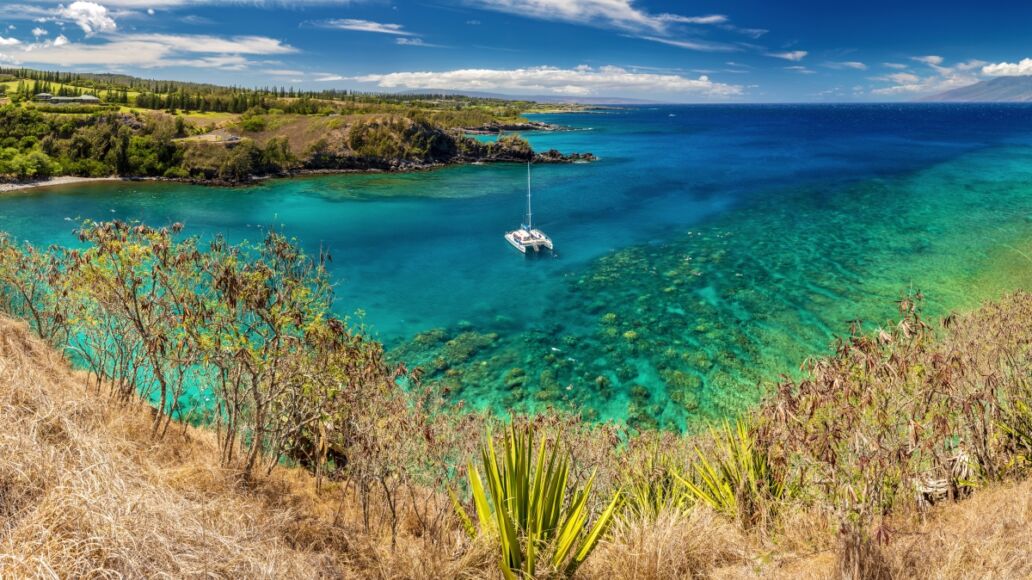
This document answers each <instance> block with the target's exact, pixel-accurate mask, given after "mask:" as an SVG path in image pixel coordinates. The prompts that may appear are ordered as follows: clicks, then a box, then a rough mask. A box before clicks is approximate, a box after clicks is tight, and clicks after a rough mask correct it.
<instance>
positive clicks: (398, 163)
mask: <svg viewBox="0 0 1032 580" xmlns="http://www.w3.org/2000/svg"><path fill="white" fill-rule="evenodd" d="M597 159H598V158H597V157H596V156H595V155H594V154H592V153H568V154H565V153H561V152H559V151H557V150H555V149H550V150H548V151H545V152H544V153H534V154H533V155H532V156H526V157H524V156H519V155H504V156H496V157H468V158H467V157H464V158H456V159H455V160H453V161H448V162H427V163H423V162H416V161H407V160H391V161H385V160H376V161H375V162H373V163H368V164H363V162H364V161H366V160H358V159H356V160H355V165H354V166H350V167H336V168H298V169H293V170H291V171H286V172H283V173H277V174H267V175H251V176H248V178H247V179H244V180H228V179H218V178H211V179H197V178H172V177H147V176H132V175H127V176H116V175H113V176H109V177H79V176H75V175H60V176H55V177H51V178H48V179H33V180H29V181H7V182H0V193H7V192H12V191H22V190H26V189H36V188H43V187H56V186H60V185H73V184H84V183H100V182H113V181H128V182H141V181H152V182H166V183H185V184H189V185H203V186H208V187H243V186H247V185H253V184H255V183H259V182H262V181H266V180H269V179H290V178H294V177H307V176H314V175H348V174H366V173H415V172H419V171H431V170H434V169H442V168H444V167H452V166H457V165H473V164H482V163H527V162H532V163H548V164H555V163H588V162H592V161H596V160H597Z"/></svg>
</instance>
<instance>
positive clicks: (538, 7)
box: [467, 0, 727, 33]
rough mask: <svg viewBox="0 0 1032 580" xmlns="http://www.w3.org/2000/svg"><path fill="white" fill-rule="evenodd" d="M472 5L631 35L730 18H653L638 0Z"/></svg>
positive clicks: (495, 0)
mask: <svg viewBox="0 0 1032 580" xmlns="http://www.w3.org/2000/svg"><path fill="white" fill-rule="evenodd" d="M467 3H468V4H471V5H473V6H477V7H479V8H484V9H487V10H494V11H497V12H506V13H509V14H516V15H518V16H526V17H529V18H537V19H539V20H553V21H555V20H557V21H563V22H572V23H575V24H583V25H588V26H603V27H607V28H618V29H620V30H627V31H643V30H651V31H652V32H654V33H655V32H665V31H666V30H667V27H668V26H669V25H670V24H722V23H725V22H727V16H724V15H721V14H711V15H707V16H681V15H678V14H652V13H649V12H646V11H645V10H643V9H641V8H638V7H637V6H635V2H634V0H467Z"/></svg>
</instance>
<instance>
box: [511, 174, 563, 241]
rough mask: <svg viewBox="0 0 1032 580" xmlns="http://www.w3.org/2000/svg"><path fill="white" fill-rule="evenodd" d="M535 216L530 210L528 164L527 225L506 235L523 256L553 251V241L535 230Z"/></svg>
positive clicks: (543, 233)
mask: <svg viewBox="0 0 1032 580" xmlns="http://www.w3.org/2000/svg"><path fill="white" fill-rule="evenodd" d="M532 217H533V214H532V213H531V210H530V163H529V162H528V163H527V223H525V224H523V225H522V226H521V227H520V229H518V230H514V231H511V232H506V233H505V240H506V241H507V242H509V243H510V244H512V247H514V248H516V249H517V250H519V251H520V253H522V254H526V253H527V250H530V251H532V252H534V254H538V253H540V252H541V249H542V248H544V249H546V250H548V251H549V252H551V251H552V239H551V238H549V237H548V236H546V235H545V232H542V231H541V230H536V229H534V225H533V221H532Z"/></svg>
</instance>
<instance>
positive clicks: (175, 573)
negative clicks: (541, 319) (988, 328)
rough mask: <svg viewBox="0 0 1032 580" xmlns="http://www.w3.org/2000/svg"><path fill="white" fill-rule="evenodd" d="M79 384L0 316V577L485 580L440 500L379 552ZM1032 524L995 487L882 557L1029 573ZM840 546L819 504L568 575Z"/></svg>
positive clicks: (300, 476)
mask: <svg viewBox="0 0 1032 580" xmlns="http://www.w3.org/2000/svg"><path fill="white" fill-rule="evenodd" d="M84 383H85V381H84V380H83V377H82V376H81V375H79V374H76V373H75V372H73V371H71V370H70V369H69V367H68V365H67V363H66V362H65V360H64V359H63V357H61V356H60V355H59V354H57V353H56V352H54V351H53V350H52V349H51V348H49V347H48V346H47V345H45V344H44V343H43V342H41V341H39V340H38V339H36V338H35V337H33V336H32V335H31V333H30V331H29V329H28V328H27V327H26V326H25V325H24V324H22V323H16V322H12V321H10V320H7V319H2V318H0V578H21V577H52V578H64V577H144V576H146V577H152V576H164V577H197V576H211V577H227V578H228V577H234V578H235V577H247V578H267V577H277V578H279V577H283V578H297V577H304V578H311V577H330V578H333V577H339V578H408V579H413V580H423V579H431V578H485V577H487V578H491V577H497V576H498V573H497V568H496V563H495V562H496V561H495V558H496V557H497V556H496V554H495V551H494V548H493V547H492V546H490V545H487V544H484V543H472V544H471V543H470V542H469V540H468V539H466V538H465V536H464V535H463V534H462V533H461V532H460V531H459V530H458V529H457V526H456V525H454V522H450V521H448V520H447V518H445V520H446V521H445V523H444V524H442V526H441V527H440V531H439V532H438V533H436V534H435V535H433V536H432V537H431V536H429V535H426V534H425V533H421V532H420V531H419V530H420V526H419V525H418V524H417V523H416V522H415V518H416V516H415V514H416V509H414V508H419V509H423V510H424V513H425V510H426V506H427V505H428V504H427V502H428V501H432V502H447V499H445V498H442V497H441V496H440V494H437V495H434V494H433V493H432V492H427V494H428V495H427V496H426V497H425V498H418V499H416V498H412V499H406V500H405V503H403V504H402V505H400V506H399V511H400V513H401V514H402V517H401V524H400V526H399V528H400V530H399V536H398V540H397V545H396V546H392V545H391V540H390V534H389V533H388V532H387V531H386V530H385V529H383V528H382V527H379V528H378V527H376V526H374V527H373V529H371V530H365V529H364V527H363V525H362V521H363V518H362V514H361V510H360V507H359V505H358V503H357V501H353V500H352V499H351V498H349V499H347V500H346V501H344V502H343V504H342V503H341V501H340V498H341V493H340V488H339V487H338V486H337V485H336V484H324V485H323V488H322V489H321V490H317V489H316V486H315V483H314V480H313V479H312V477H311V476H309V475H308V474H307V473H305V472H303V471H301V470H294V469H287V468H277V469H275V470H274V471H273V472H272V473H271V475H269V476H268V477H262V478H259V479H258V480H257V481H256V482H252V483H244V482H243V481H241V480H240V478H239V476H238V472H236V471H234V470H231V469H222V468H220V467H218V465H219V457H218V449H217V445H216V442H215V440H214V437H213V436H212V434H211V433H210V432H208V431H206V430H203V429H194V428H189V427H186V428H184V427H183V426H176V425H174V426H173V427H172V429H170V432H169V434H168V436H166V437H165V438H164V439H163V440H161V441H154V440H153V439H151V437H150V433H149V432H150V427H151V417H150V415H151V413H150V411H149V410H148V408H146V407H144V406H142V405H136V406H131V407H122V406H119V405H116V404H114V403H112V402H111V400H110V399H109V398H108V397H107V395H106V394H97V393H95V392H88V391H87V390H86V389H85V387H84ZM595 459H597V460H599V461H601V459H600V458H595ZM427 498H430V499H429V500H428V499H427ZM442 505H443V504H442ZM371 509H372V510H373V511H374V513H373V517H372V519H373V520H374V521H377V520H380V519H382V518H381V515H382V514H377V513H375V512H376V510H382V509H383V508H382V506H379V507H378V506H377V504H376V502H373V506H372V508H371ZM438 509H439V508H438ZM808 509H810V510H811V511H807V510H808ZM1030 518H1032V481H1022V482H1009V483H1004V484H998V485H994V486H991V487H989V488H987V489H984V490H980V491H978V492H976V493H975V494H974V495H973V497H971V498H970V499H967V500H964V501H962V502H959V503H944V504H942V505H939V506H936V507H935V508H933V509H932V510H931V511H929V512H927V513H918V512H913V513H906V514H897V515H896V516H894V519H893V521H892V522H891V529H892V533H891V537H890V539H889V543H888V545H886V546H883V547H882V551H883V554H884V556H885V562H886V563H887V565H888V566H889V570H890V571H891V573H892V576H894V577H917V578H989V577H993V578H1016V577H1030V576H1032V529H1030V528H1029V526H1028V525H1027V522H1028V521H1029V520H1030ZM837 542H838V538H837V528H836V527H835V524H834V521H833V520H832V519H829V516H828V514H827V513H825V512H822V511H821V510H820V509H819V507H816V506H815V507H812V508H804V507H802V506H794V507H792V508H791V509H787V510H786V511H785V513H783V514H782V516H781V518H780V520H779V522H778V525H776V526H775V527H774V531H773V532H772V533H769V534H757V533H753V532H749V533H746V532H742V531H741V530H740V529H739V528H738V527H737V526H736V525H735V524H734V523H733V522H731V521H729V520H727V519H724V518H723V517H722V516H719V515H717V514H715V513H713V512H712V511H709V510H706V509H702V508H696V509H694V510H691V511H689V512H687V513H678V512H674V511H666V512H664V513H662V514H661V515H660V516H659V517H658V518H656V519H655V520H642V519H635V518H631V517H628V518H626V519H621V520H619V521H618V522H617V523H616V524H615V525H614V527H613V529H612V533H611V534H610V535H609V536H608V537H607V539H606V540H605V541H604V542H603V543H602V544H601V545H600V546H599V548H598V549H597V550H596V552H595V553H594V554H593V555H592V556H591V557H590V558H589V559H588V561H587V562H586V563H585V565H584V566H583V567H582V568H581V570H580V571H579V574H578V576H579V577H583V578H598V579H603V578H605V579H609V578H629V579H642V580H651V579H660V578H664V579H665V578H697V577H717V578H743V577H763V578H829V577H835V575H836V566H837V558H836V552H837Z"/></svg>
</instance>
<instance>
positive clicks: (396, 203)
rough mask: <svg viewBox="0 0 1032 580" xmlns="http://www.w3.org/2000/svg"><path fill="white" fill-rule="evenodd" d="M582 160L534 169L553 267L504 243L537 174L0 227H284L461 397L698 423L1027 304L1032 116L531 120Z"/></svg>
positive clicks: (405, 182)
mask: <svg viewBox="0 0 1032 580" xmlns="http://www.w3.org/2000/svg"><path fill="white" fill-rule="evenodd" d="M534 118H535V119H538V120H543V121H548V122H552V123H556V124H560V125H563V126H565V127H568V128H569V129H570V130H568V131H556V132H535V133H527V134H525V136H526V137H527V138H528V139H529V140H530V141H531V143H532V145H533V146H534V147H535V148H536V149H539V150H542V149H549V148H556V149H559V150H561V151H563V152H592V153H594V154H596V155H597V156H598V157H599V159H598V161H596V162H594V163H589V164H569V165H540V166H535V167H534V168H533V175H532V180H533V188H534V212H535V225H536V226H537V227H540V228H541V229H543V230H544V231H545V232H547V233H548V234H549V235H550V236H551V237H552V239H553V240H554V242H555V245H556V248H557V255H556V256H555V257H553V258H548V259H525V258H524V257H523V256H521V255H520V254H518V253H517V252H516V251H515V250H514V249H512V248H511V247H509V246H508V245H507V244H506V242H505V241H504V239H503V238H502V235H503V233H504V232H505V231H506V230H509V229H514V228H515V227H518V226H519V225H520V223H521V221H522V219H523V212H524V208H525V205H524V204H525V197H524V196H525V187H526V167H525V166H521V165H512V164H500V165H492V164H486V165H476V166H472V165H471V166H461V167H450V168H444V169H439V170H434V171H426V172H417V173H409V174H370V175H337V176H319V177H311V178H299V179H289V180H273V181H268V182H264V183H262V184H260V185H256V186H253V187H247V188H232V189H229V188H211V187H200V186H189V185H182V184H168V183H99V184H86V185H72V186H62V187H54V188H48V189H44V190H36V191H24V192H16V193H11V194H5V195H3V196H2V197H0V229H2V230H5V231H7V232H10V233H11V234H13V235H15V236H16V237H19V238H22V239H25V240H28V241H31V242H33V243H36V244H43V245H45V244H51V243H61V244H74V243H76V242H75V238H74V236H73V235H72V229H73V228H74V226H75V222H76V221H77V220H78V219H82V218H92V219H112V218H118V219H138V220H143V221H146V222H148V223H151V224H154V225H160V224H166V223H171V222H175V221H179V222H183V223H184V224H185V225H186V233H187V234H197V235H201V236H207V235H211V234H213V233H216V232H218V233H223V234H225V235H226V236H227V237H228V238H229V239H231V240H241V239H251V240H256V239H260V238H261V237H262V232H263V230H264V228H268V227H276V228H278V229H280V230H281V231H284V232H286V233H287V234H289V235H292V236H295V237H296V238H297V239H298V240H299V242H300V243H301V244H302V245H303V246H305V247H306V248H308V249H309V250H311V251H313V252H314V251H316V250H318V249H319V248H328V249H329V250H330V251H331V253H332V255H333V262H332V265H331V268H332V275H333V277H334V279H335V281H336V282H337V296H338V298H337V303H336V308H337V310H338V311H339V312H340V313H342V314H346V315H349V316H350V320H351V322H352V323H353V324H356V325H357V324H362V325H364V326H365V327H366V328H367V330H368V332H370V333H371V334H372V335H373V336H375V337H377V338H378V339H380V340H382V341H383V342H384V343H385V344H386V345H387V346H388V348H389V349H390V354H391V357H392V358H394V359H395V360H397V361H399V362H405V363H406V364H408V365H410V366H416V365H419V366H422V367H423V368H424V369H426V373H425V375H424V381H425V382H429V383H432V384H435V385H438V386H440V387H441V388H446V389H447V392H448V393H449V395H448V396H449V397H451V398H452V399H453V400H455V401H459V400H461V401H464V402H465V403H466V404H467V405H469V406H473V407H475V408H489V409H492V410H495V411H497V412H500V413H505V412H507V411H509V410H511V409H516V410H529V411H533V410H535V409H541V408H545V407H548V406H554V407H561V408H567V409H575V410H578V411H580V412H582V414H584V415H585V416H586V417H588V418H591V419H599V420H607V419H615V420H624V421H627V422H629V423H631V424H632V425H635V426H641V427H645V426H661V427H669V428H675V429H683V428H686V427H691V426H692V425H696V424H699V423H701V422H704V421H709V420H713V419H718V418H721V417H726V416H729V415H733V414H735V413H738V412H741V411H742V410H744V409H747V408H748V407H749V406H750V405H752V404H755V402H756V401H757V400H759V398H760V397H762V395H763V393H764V392H765V391H766V390H767V389H769V387H770V383H771V381H773V380H776V379H777V378H778V377H779V376H780V375H782V374H787V375H793V374H796V373H798V372H799V366H800V364H801V363H802V362H803V361H804V359H805V358H806V357H808V356H812V355H819V354H823V353H827V352H830V350H831V345H832V341H833V339H834V337H835V336H836V335H841V334H843V333H846V332H847V331H848V328H849V324H850V321H854V320H863V321H864V323H865V328H867V329H869V330H871V329H874V328H876V327H877V326H878V325H883V324H889V323H891V320H892V317H893V315H894V313H895V308H896V305H895V301H896V300H898V298H899V296H900V294H901V292H916V291H918V290H919V291H920V292H921V293H923V295H924V296H925V297H926V298H925V302H924V305H925V309H926V312H927V314H928V316H929V318H930V319H932V320H934V319H935V318H936V317H939V316H942V315H944V314H946V313H947V312H950V311H954V310H963V309H968V308H973V307H975V306H977V305H978V304H979V303H980V302H981V301H983V300H985V299H990V298H993V297H995V296H998V295H999V294H1000V293H1002V292H1005V291H1008V290H1012V289H1016V288H1032V257H1030V256H1032V106H1027V105H956V104H950V105H938V104H884V105H882V104H878V105H845V104H843V105H726V106H725V105H699V106H655V107H646V106H642V107H621V108H618V109H607V110H599V111H590V112H583V113H567V114H557V115H537V116H534Z"/></svg>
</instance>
